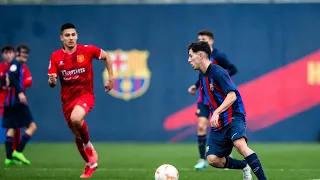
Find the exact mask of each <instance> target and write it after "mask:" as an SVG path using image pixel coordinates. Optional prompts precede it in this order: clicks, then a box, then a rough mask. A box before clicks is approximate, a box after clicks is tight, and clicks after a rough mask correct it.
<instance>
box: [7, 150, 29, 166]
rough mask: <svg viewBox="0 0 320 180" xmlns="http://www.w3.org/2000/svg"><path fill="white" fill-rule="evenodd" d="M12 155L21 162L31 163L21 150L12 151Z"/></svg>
mask: <svg viewBox="0 0 320 180" xmlns="http://www.w3.org/2000/svg"><path fill="white" fill-rule="evenodd" d="M12 157H13V158H15V159H17V160H19V161H21V162H22V163H23V164H28V165H29V164H31V162H30V161H29V160H27V159H26V157H24V155H23V154H22V153H21V152H18V151H13V153H12Z"/></svg>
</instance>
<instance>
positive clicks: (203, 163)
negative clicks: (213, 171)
mask: <svg viewBox="0 0 320 180" xmlns="http://www.w3.org/2000/svg"><path fill="white" fill-rule="evenodd" d="M208 166H209V164H208V162H207V161H206V160H204V159H199V161H198V163H197V164H196V165H195V166H194V169H195V170H197V171H201V170H204V169H205V168H207V167H208Z"/></svg>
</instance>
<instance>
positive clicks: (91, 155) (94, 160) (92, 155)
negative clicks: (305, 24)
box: [84, 146, 98, 164]
mask: <svg viewBox="0 0 320 180" xmlns="http://www.w3.org/2000/svg"><path fill="white" fill-rule="evenodd" d="M84 150H85V151H86V153H87V155H88V157H89V162H90V163H91V164H95V163H97V162H98V153H97V152H96V150H94V149H93V146H88V147H85V149H84Z"/></svg>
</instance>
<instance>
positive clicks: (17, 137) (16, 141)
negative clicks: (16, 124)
mask: <svg viewBox="0 0 320 180" xmlns="http://www.w3.org/2000/svg"><path fill="white" fill-rule="evenodd" d="M20 136H21V129H20V128H18V129H16V130H15V135H14V137H13V145H12V149H13V150H16V149H17V147H18V146H19V143H20Z"/></svg>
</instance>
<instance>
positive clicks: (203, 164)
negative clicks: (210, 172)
mask: <svg viewBox="0 0 320 180" xmlns="http://www.w3.org/2000/svg"><path fill="white" fill-rule="evenodd" d="M197 106H198V109H197V116H198V129H197V143H198V150H199V154H200V159H199V161H198V163H197V164H196V165H195V166H194V168H195V169H196V170H203V169H205V168H207V167H208V162H207V161H206V157H205V153H206V143H207V127H208V118H209V115H210V109H209V106H207V105H205V104H203V103H198V104H197Z"/></svg>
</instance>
